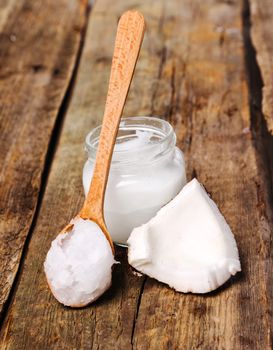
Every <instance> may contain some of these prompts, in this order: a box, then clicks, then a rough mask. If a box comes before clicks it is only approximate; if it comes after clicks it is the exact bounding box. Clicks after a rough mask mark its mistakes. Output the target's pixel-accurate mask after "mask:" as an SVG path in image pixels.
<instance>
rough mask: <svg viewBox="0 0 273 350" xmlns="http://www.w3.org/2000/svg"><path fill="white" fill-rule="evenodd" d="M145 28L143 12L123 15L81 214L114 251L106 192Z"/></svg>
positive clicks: (129, 12)
mask: <svg viewBox="0 0 273 350" xmlns="http://www.w3.org/2000/svg"><path fill="white" fill-rule="evenodd" d="M144 30H145V22H144V18H143V16H142V14H141V13H140V12H139V11H126V12H125V13H123V14H122V16H121V18H120V20H119V23H118V29H117V36H116V41H115V47H114V53H113V59H112V67H111V74H110V80H109V86H108V93H107V99H106V104H105V110H104V116H103V121H102V126H101V132H100V139H99V145H98V149H97V154H96V162H95V167H94V172H93V176H92V181H91V184H90V188H89V191H88V194H87V197H86V199H85V201H84V204H83V207H82V209H81V211H80V214H79V215H80V217H82V218H83V219H89V220H91V221H95V222H96V223H97V224H98V225H99V226H100V228H101V229H102V230H103V232H104V233H105V235H106V238H107V240H108V241H109V244H110V245H111V248H112V250H113V253H114V244H113V241H112V238H111V235H110V233H109V232H108V230H107V228H106V225H105V220H104V212H103V206H104V195H105V189H106V185H107V180H108V174H109V170H110V165H111V159H112V154H113V149H114V145H115V141H116V137H117V133H118V129H119V123H120V119H121V115H122V111H123V108H124V105H125V101H126V97H127V94H128V91H129V87H130V84H131V81H132V78H133V73H134V70H135V65H136V62H137V58H138V55H139V50H140V47H141V44H142V40H143V35H144Z"/></svg>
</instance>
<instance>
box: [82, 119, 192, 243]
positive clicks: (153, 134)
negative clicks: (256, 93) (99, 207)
mask: <svg viewBox="0 0 273 350" xmlns="http://www.w3.org/2000/svg"><path fill="white" fill-rule="evenodd" d="M100 130H101V126H99V127H97V128H95V129H93V130H92V131H91V132H90V133H89V134H88V135H87V136H86V140H85V146H86V151H87V154H88V160H87V161H86V163H85V165H84V168H83V186H84V192H85V195H87V193H88V190H89V186H90V182H91V179H92V175H93V169H94V163H95V157H96V151H97V146H98V141H99V135H100ZM185 184H186V173H185V162H184V156H183V153H182V152H181V151H180V150H179V149H178V148H177V147H176V135H175V133H174V130H173V128H172V126H171V125H170V124H169V123H168V122H166V121H165V120H162V119H159V118H155V117H129V118H123V119H122V120H121V122H120V126H119V132H118V136H117V140H116V145H115V149H114V153H113V157H112V162H111V167H110V173H109V178H108V183H107V188H106V193H105V203H104V217H105V222H106V226H107V228H108V230H109V232H110V234H111V236H112V239H113V241H114V242H115V243H116V244H119V245H125V246H126V241H127V239H128V237H129V235H130V233H131V231H132V230H133V228H134V227H137V226H140V225H142V224H144V223H146V222H147V221H149V220H150V219H151V218H152V217H153V216H154V215H155V214H156V213H157V211H158V210H159V209H160V208H161V207H162V206H164V205H165V204H166V203H168V202H169V201H170V200H171V199H172V198H174V197H175V196H176V194H177V193H178V192H179V191H180V190H181V189H182V187H183V186H184V185H185Z"/></svg>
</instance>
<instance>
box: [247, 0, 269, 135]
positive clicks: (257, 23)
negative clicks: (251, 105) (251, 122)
mask: <svg viewBox="0 0 273 350" xmlns="http://www.w3.org/2000/svg"><path fill="white" fill-rule="evenodd" d="M250 12H251V23H252V27H251V37H252V41H253V45H254V48H255V49H256V55H257V61H258V64H259V68H260V71H261V75H262V79H263V84H264V86H263V90H262V93H263V98H262V111H263V114H264V117H265V119H266V122H267V127H268V129H269V131H270V132H271V134H273V79H272V77H273V41H272V26H273V21H272V18H273V6H272V1H270V0H263V1H258V0H250Z"/></svg>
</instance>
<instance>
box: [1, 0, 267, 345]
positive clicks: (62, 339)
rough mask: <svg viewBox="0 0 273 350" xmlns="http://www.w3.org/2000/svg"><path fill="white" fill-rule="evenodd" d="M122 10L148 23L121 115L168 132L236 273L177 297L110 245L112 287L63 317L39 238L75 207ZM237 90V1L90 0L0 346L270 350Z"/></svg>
mask: <svg viewBox="0 0 273 350" xmlns="http://www.w3.org/2000/svg"><path fill="white" fill-rule="evenodd" d="M132 6H134V7H136V8H138V9H139V10H141V11H142V12H143V13H144V15H145V18H146V20H147V24H148V26H147V33H146V37H145V39H144V44H143V48H142V51H141V55H140V60H139V63H138V65H137V69H136V74H135V77H134V80H133V84H132V90H131V93H130V95H129V98H128V103H127V105H126V109H125V114H126V115H133V114H151V113H153V114H158V115H163V116H164V117H165V118H168V119H169V120H170V121H171V122H172V124H173V125H174V126H175V129H176V132H177V135H178V142H179V145H180V146H181V147H182V148H183V149H184V151H185V152H186V158H187V164H188V174H189V177H191V176H192V175H197V176H198V178H199V179H200V180H201V181H202V182H203V183H204V184H205V186H206V187H207V189H208V190H209V191H210V193H211V194H212V197H213V199H214V200H215V201H216V202H217V203H218V204H219V206H220V208H221V210H222V212H223V213H224V215H225V216H226V218H227V220H228V222H229V223H230V225H231V227H232V229H233V231H234V233H235V235H236V239H237V241H238V245H239V251H240V256H241V259H242V268H243V272H242V273H241V274H240V275H238V276H237V277H236V278H234V279H233V280H232V281H231V282H229V283H227V284H226V285H225V286H224V287H223V288H221V289H220V290H219V291H217V292H215V293H211V294H209V295H206V296H196V295H183V294H178V293H175V292H174V291H172V290H170V289H169V288H167V287H166V286H164V285H163V284H160V283H158V282H156V281H154V280H151V279H147V280H146V279H145V278H144V277H137V276H135V275H134V274H133V273H132V271H131V270H130V269H129V268H128V266H127V265H126V264H125V261H126V256H125V254H124V252H122V251H121V250H119V252H118V257H117V258H118V260H121V262H122V264H121V265H119V266H116V269H115V271H114V275H113V287H112V288H111V289H110V290H109V291H108V292H107V293H106V295H105V296H103V297H102V298H101V299H100V300H99V301H98V302H97V303H95V304H94V305H92V306H89V307H87V308H84V309H80V310H71V309H68V308H64V307H62V306H61V305H59V304H58V303H57V302H56V301H55V300H54V298H53V297H52V296H51V294H50V292H49V290H48V288H47V286H46V281H45V277H44V275H43V267H42V264H43V260H44V258H45V254H46V252H47V249H48V248H49V245H50V241H51V240H52V238H53V237H55V235H56V233H57V232H58V230H60V229H61V228H62V227H63V226H64V224H65V223H66V222H67V221H68V220H69V218H71V217H72V216H73V215H74V214H75V213H76V212H77V210H78V209H79V206H80V204H81V203H82V200H83V198H82V197H81V193H82V185H81V169H82V165H83V162H84V155H83V139H84V136H85V134H86V133H87V132H88V130H89V129H90V128H91V127H93V126H94V125H95V124H97V123H99V121H100V120H101V117H102V114H103V105H104V101H105V94H106V88H107V87H106V86H107V82H108V74H109V68H110V63H111V55H112V50H113V44H114V36H115V28H116V24H117V18H118V17H119V15H120V14H121V13H122V12H123V11H124V10H126V9H128V8H131V7H132ZM247 94H248V93H247V85H246V79H245V72H244V60H243V39H242V24H241V8H240V4H238V3H237V2H232V1H229V2H226V1H223V2H219V1H217V0H209V1H207V2H203V1H201V0H199V1H195V2H193V1H190V0H183V1H181V0H180V1H179V0H173V1H168V2H166V1H164V0H161V1H156V2H154V1H152V0H151V1H150V0H148V1H147V0H145V1H144V0H137V1H133V0H130V1H127V2H126V3H125V2H124V1H122V0H117V1H115V2H113V1H111V0H98V1H97V3H96V6H95V8H94V10H93V11H92V14H91V17H90V23H89V27H88V31H87V38H86V44H85V47H84V51H83V57H82V60H81V65H80V70H79V75H78V79H77V86H76V88H75V91H74V96H73V99H72V101H71V105H70V108H69V111H68V114H67V116H66V120H65V124H64V130H63V133H62V136H61V140H60V144H59V148H58V151H57V153H56V157H55V160H54V162H53V166H52V169H51V173H50V177H49V181H48V186H47V189H46V192H45V196H44V200H43V203H42V207H41V211H40V215H39V218H38V221H37V225H36V227H35V230H34V233H33V236H32V239H31V242H30V245H29V250H28V254H27V257H26V261H25V265H24V268H23V272H22V276H21V280H20V283H19V286H18V289H17V292H16V295H15V298H14V301H13V304H12V305H11V307H10V309H9V312H8V315H7V318H6V320H5V323H4V327H3V329H2V333H1V338H2V340H1V343H0V344H1V345H0V347H2V348H3V349H32V348H34V349H36V348H37V349H43V348H45V349H79V348H83V349H90V348H94V349H129V348H135V349H236V350H237V349H263V350H264V349H270V348H271V344H270V343H271V333H270V323H272V319H271V316H270V312H271V311H272V305H271V300H270V298H268V296H269V295H271V294H270V293H269V292H272V291H270V290H269V288H272V287H270V285H269V284H268V283H267V276H268V275H269V274H272V264H269V262H270V261H269V259H270V256H269V255H268V250H269V248H270V235H269V234H268V228H269V226H268V221H267V218H266V216H265V215H264V206H265V204H266V203H265V199H264V197H265V196H264V193H263V191H264V190H265V185H264V183H263V182H262V181H261V178H260V170H259V168H258V160H257V156H258V154H257V152H256V150H255V148H254V146H253V143H252V140H251V133H250V130H249V128H250V126H251V124H250V122H251V121H250V114H249V108H248V96H247ZM143 287H144V288H143ZM30 289H31V293H30Z"/></svg>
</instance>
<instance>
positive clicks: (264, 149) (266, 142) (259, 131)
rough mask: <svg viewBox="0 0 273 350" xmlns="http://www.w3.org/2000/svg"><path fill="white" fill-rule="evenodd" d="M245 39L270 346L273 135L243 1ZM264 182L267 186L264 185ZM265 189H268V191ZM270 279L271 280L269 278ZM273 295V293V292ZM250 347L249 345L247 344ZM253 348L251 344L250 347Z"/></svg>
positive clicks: (244, 0)
mask: <svg viewBox="0 0 273 350" xmlns="http://www.w3.org/2000/svg"><path fill="white" fill-rule="evenodd" d="M242 17H243V39H244V49H245V65H246V73H247V78H248V89H249V105H250V115H251V126H250V130H251V133H252V135H253V144H254V147H255V151H256V161H257V164H258V170H259V173H260V179H259V182H256V187H257V200H258V207H257V209H258V210H259V212H260V215H261V218H265V219H266V220H263V222H266V223H268V225H266V227H264V230H265V232H268V234H267V235H266V236H265V234H263V237H261V242H262V244H263V245H262V247H261V249H260V252H261V253H262V254H264V257H265V274H264V278H265V281H264V287H263V289H264V299H265V300H264V301H265V304H266V305H267V310H268V313H267V318H266V319H267V329H268V343H269V344H272V341H273V339H272V332H273V327H272V324H271V322H270V317H271V316H270V314H272V309H271V305H270V302H269V296H268V294H269V295H270V292H269V293H268V291H270V289H272V287H270V285H271V286H272V282H273V279H272V278H270V274H268V273H266V271H267V270H268V269H267V261H268V262H269V263H270V262H272V249H271V247H272V238H271V232H272V230H273V211H272V208H273V190H272V170H273V135H271V134H270V132H269V131H268V128H267V124H266V120H265V117H264V115H263V113H262V98H263V96H262V89H263V80H262V76H261V71H260V68H259V65H258V62H257V58H256V51H255V48H254V46H253V42H252V39H251V35H250V32H251V21H250V17H251V13H250V4H249V0H243V12H242ZM261 183H263V184H264V185H265V186H261ZM264 187H265V189H264ZM266 276H268V279H267V278H266ZM271 295H272V291H271ZM245 345H246V344H245ZM248 345H251V344H248Z"/></svg>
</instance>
